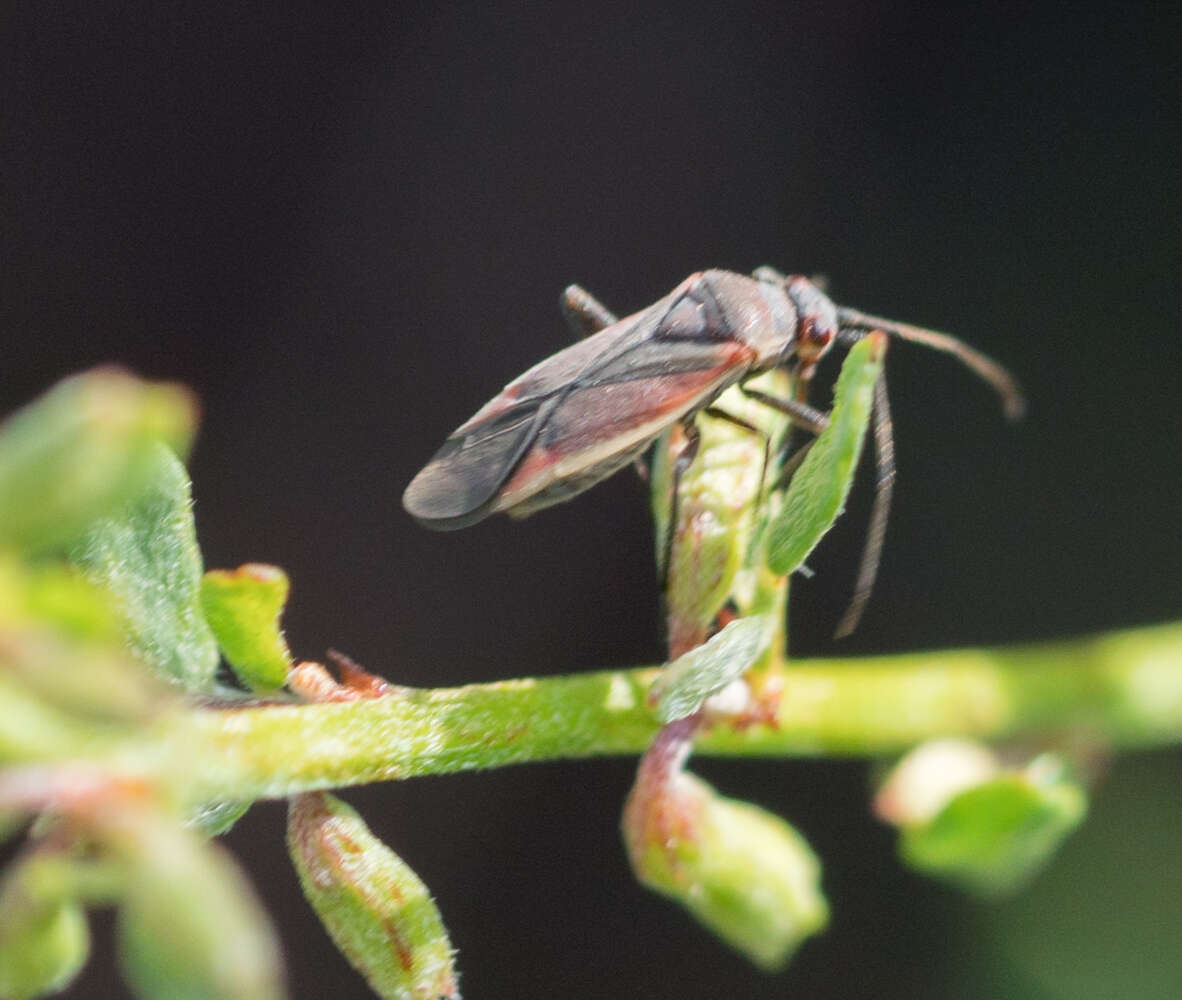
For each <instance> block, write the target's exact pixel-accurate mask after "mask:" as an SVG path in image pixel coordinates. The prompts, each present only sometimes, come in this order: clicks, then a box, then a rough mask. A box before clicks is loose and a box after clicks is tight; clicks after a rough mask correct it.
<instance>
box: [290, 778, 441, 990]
mask: <svg viewBox="0 0 1182 1000" xmlns="http://www.w3.org/2000/svg"><path fill="white" fill-rule="evenodd" d="M287 843H288V850H289V852H290V854H291V859H292V862H293V863H294V864H295V867H296V871H297V872H298V873H299V876H300V884H301V885H302V886H303V887H304V895H305V896H307V898H308V902H309V903H311V904H312V908H313V909H314V910H315V911H316V913H317V914H318V915H319V917H320V919H321V920H322V921H323V923H324V926H325V929H326V930H327V931H328V933H329V935H330V936H331V937H332V939H333V941H335V942H336V945H337V947H338V948H339V949H340V950H341V953H342V954H343V955H344V956H345V957H346V958H347V959H348V960H349V961H350V962H351V963H352V965H353V967H354V968H355V969H357V971H358V972H360V973H361V974H362V975H363V976H365V978H366V981H367V982H368V983H369V985H370V986H371V987H372V988H373V990H374V992H375V993H377V994H378V996H380V997H383V998H384V1000H452V998H455V1000H458V998H459V991H458V989H457V985H456V973H455V968H454V964H453V957H454V955H453V952H452V947H451V942H450V941H449V940H448V936H447V931H446V930H445V929H444V926H443V920H442V919H441V918H440V916H439V910H438V909H437V908H436V906H435V903H434V901H433V900H432V899H431V896H430V894H429V893H428V892H427V887H426V886H424V885H423V883H422V882H421V881H420V880H419V877H418V876H417V875H416V874H415V873H414V872H413V871H411V869H410V868H409V867H408V866H407V864H406V862H404V861H403V860H402V859H401V858H400V857H398V855H397V854H395V853H394V852H393V851H391V850H390V848H389V847H387V846H386V845H385V844H383V843H382V842H381V841H380V840H378V839H377V837H375V836H374V835H373V834H372V833H371V832H370V830H369V827H368V826H366V824H365V821H364V820H363V819H362V818H361V817H360V816H359V815H358V814H357V813H356V812H355V811H354V810H353V809H351V808H350V807H349V806H347V805H345V803H343V802H341V801H340V800H339V799H337V798H335V797H333V796H331V795H327V794H325V793H323V792H310V793H307V794H305V795H300V796H298V797H296V798H294V799H293V800H292V803H291V808H290V811H289V813H288V826H287Z"/></svg>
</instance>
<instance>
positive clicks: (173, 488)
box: [72, 444, 218, 691]
mask: <svg viewBox="0 0 1182 1000" xmlns="http://www.w3.org/2000/svg"><path fill="white" fill-rule="evenodd" d="M147 464H148V466H149V468H148V474H147V476H146V477H145V482H144V484H143V486H142V487H141V489H140V491H139V493H138V495H137V496H136V497H135V499H134V500H132V501H131V502H130V503H129V504H127V505H126V506H125V507H124V508H122V509H121V510H120V511H118V512H117V513H116V514H115V515H114V516H112V517H109V518H105V519H103V520H101V521H98V522H96V523H94V524H92V525H91V526H90V528H89V530H88V531H87V532H86V533H85V535H84V536H83V537H82V538H81V540H80V541H79V542H78V544H77V545H76V546H74V548H73V550H72V557H73V559H74V560H75V562H77V563H78V564H79V565H80V566H82V567H83V568H84V569H85V570H86V571H87V574H88V575H89V576H90V578H91V579H92V580H94V581H96V582H98V583H100V584H101V585H103V586H104V587H106V588H107V589H108V590H109V591H110V592H111V594H112V595H113V596H114V598H115V600H116V602H117V605H118V609H119V612H120V615H121V617H122V620H123V623H124V626H125V629H126V635H127V641H128V644H129V646H130V647H131V649H132V650H133V651H134V652H135V653H136V654H137V655H138V656H139V657H140V658H141V659H142V660H143V661H144V662H145V663H146V664H147V665H148V666H149V667H150V668H151V669H152V670H153V671H154V672H155V673H156V674H158V675H159V676H161V677H164V678H167V679H168V680H171V681H175V682H178V683H180V684H181V685H183V686H184V687H185V688H187V689H189V690H198V691H204V690H208V689H209V688H210V687H211V685H212V682H213V678H214V674H215V672H216V671H217V664H218V653H217V644H216V642H215V641H214V637H213V633H212V632H211V631H210V629H209V626H208V625H207V624H206V623H205V618H204V616H203V615H202V612H201V605H200V588H201V553H200V551H199V550H198V548H197V533H196V528H195V527H194V524H193V512H192V509H191V501H190V498H189V477H188V474H187V473H186V472H185V467H184V466H183V465H182V464H181V462H180V460H179V459H178V458H177V457H176V456H175V455H173V454H172V452H170V451H169V450H168V449H167V448H166V447H164V446H163V445H160V444H156V445H153V446H152V449H151V460H150V462H149V463H147Z"/></svg>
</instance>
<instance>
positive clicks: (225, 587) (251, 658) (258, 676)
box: [201, 563, 291, 691]
mask: <svg viewBox="0 0 1182 1000" xmlns="http://www.w3.org/2000/svg"><path fill="white" fill-rule="evenodd" d="M288 589H289V585H288V581H287V575H286V574H285V573H284V572H283V570H281V569H280V568H279V567H278V566H265V565H263V564H261V563H247V564H246V565H245V566H239V567H238V569H235V570H225V569H214V570H210V571H209V572H208V573H206V574H205V576H204V577H203V578H202V580H201V607H202V609H203V610H204V611H205V619H206V621H207V622H209V627H210V628H212V629H213V634H214V635H215V636H216V637H217V641H218V645H219V646H220V647H221V650H222V653H223V654H224V655H225V657H226V659H227V660H228V661H229V663H230V666H232V667H233V668H234V671H235V672H236V673H237V674H238V677H239V679H240V680H242V681H243V682H244V683H245V684H247V685H248V686H250V687H251V688H252V689H253V690H255V691H275V690H277V689H279V688H281V687H283V684H284V682H285V681H286V680H287V671H288V668H289V666H290V665H291V653H290V652H289V650H288V648H287V643H286V642H285V641H284V639H283V633H282V631H280V628H279V616H280V615H281V614H282V612H283V606H284V604H285V603H286V602H287V593H288Z"/></svg>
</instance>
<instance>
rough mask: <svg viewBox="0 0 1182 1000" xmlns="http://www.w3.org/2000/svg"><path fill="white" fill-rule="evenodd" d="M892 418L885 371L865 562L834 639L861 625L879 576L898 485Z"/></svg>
mask: <svg viewBox="0 0 1182 1000" xmlns="http://www.w3.org/2000/svg"><path fill="white" fill-rule="evenodd" d="M893 427H894V425H893V424H892V422H891V406H890V402H889V401H888V399H887V387H886V373H885V372H883V373H882V374H880V375H879V376H878V381H876V382H875V383H874V457H875V462H876V464H877V466H878V478H877V482H876V483H875V490H874V508H873V509H872V511H871V513H870V526H869V528H867V530H866V543H865V545H864V546H863V548H862V564H861V565H860V566H859V567H858V582H857V583H856V584H855V585H854V596H853V597H851V598H850V603H849V606H848V607H847V608H846V609H845V614H843V615H842V616H841V621H840V622H838V623H837V631H836V632H834V633H833V637H834V638H835V639H844V638H845V637H846V636H847V635H849V634H850V633H851V632H853V631H854V629H856V628H857V627H858V622H860V621H861V620H862V612H864V611H865V610H866V602H867V601H868V600H869V599H870V592H871V591H872V590H874V581H875V579H876V578H877V577H878V564H879V560H880V559H881V557H882V543H883V540H884V539H885V538H886V526H887V517H888V515H889V514H890V512H891V494H892V493H893V492H894V488H895V436H894V430H893Z"/></svg>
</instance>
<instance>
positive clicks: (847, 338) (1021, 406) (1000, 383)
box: [837, 306, 1026, 420]
mask: <svg viewBox="0 0 1182 1000" xmlns="http://www.w3.org/2000/svg"><path fill="white" fill-rule="evenodd" d="M837 321H838V323H839V324H840V328H839V330H838V332H837V343H839V344H844V345H845V346H847V347H848V346H849V345H850V344H854V343H856V342H857V341H859V340H861V339H862V338H863V337H865V336H866V335H867V334H868V333H870V332H872V331H874V330H881V331H883V332H884V333H886V334H888V335H890V336H893V337H899V338H900V339H901V340H910V341H912V342H914V343H916V344H923V345H924V346H925V347H931V348H933V349H934V350H937V351H942V352H943V353H944V354H951V355H952V356H953V357H954V358H956V359H957V360H958V361H959V362H960V363H961V364H963V365H964V366H965V367H966V368H968V369H970V370H971V371H973V372H975V373H976V375H977V376H978V377H979V378H981V379H983V380H984V381H986V382H988V383H989V384H990V385H991V386H992V387H993V390H994V391H995V392H996V393H997V395H998V396H999V397H1000V399H1001V405H1002V409H1003V410H1004V412H1005V415H1006V417H1007V419H1009V420H1018V419H1020V418H1021V416H1022V414H1023V413H1025V412H1026V397H1025V396H1024V395H1023V394H1022V389H1021V387H1020V386H1019V385H1018V382H1017V380H1016V379H1015V378H1014V376H1013V375H1011V374H1010V373H1009V372H1008V371H1007V370H1006V369H1005V368H1003V367H1002V366H1001V365H999V364H998V363H997V362H996V361H994V360H993V358H991V357H989V356H988V355H986V354H982V353H981V352H980V351H978V350H977V349H976V348H973V347H969V345H968V344H966V343H964V342H963V341H961V340H958V339H957V338H956V337H953V336H952V335H951V334H947V333H940V331H939V330H928V329H925V328H924V327H921V326H912V325H911V324H910V323H896V322H895V321H894V320H889V319H883V318H882V317H881V316H871V315H869V314H867V313H864V312H859V311H858V310H857V309H849V308H846V307H845V306H839V307H838V310H837Z"/></svg>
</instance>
